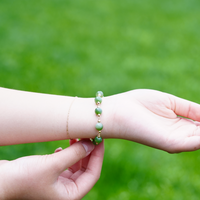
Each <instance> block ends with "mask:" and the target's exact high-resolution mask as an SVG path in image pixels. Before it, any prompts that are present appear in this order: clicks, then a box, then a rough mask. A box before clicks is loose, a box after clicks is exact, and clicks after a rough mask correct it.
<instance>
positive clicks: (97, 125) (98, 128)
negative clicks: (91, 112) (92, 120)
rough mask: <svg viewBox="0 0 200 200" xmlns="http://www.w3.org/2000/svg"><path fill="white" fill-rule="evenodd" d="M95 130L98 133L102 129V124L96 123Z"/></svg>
mask: <svg viewBox="0 0 200 200" xmlns="http://www.w3.org/2000/svg"><path fill="white" fill-rule="evenodd" d="M95 128H96V129H97V130H98V131H101V130H102V129H103V124H102V123H97V124H96V126H95Z"/></svg>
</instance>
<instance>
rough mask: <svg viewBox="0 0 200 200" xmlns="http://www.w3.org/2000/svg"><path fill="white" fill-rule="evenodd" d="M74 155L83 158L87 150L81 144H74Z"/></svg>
mask: <svg viewBox="0 0 200 200" xmlns="http://www.w3.org/2000/svg"><path fill="white" fill-rule="evenodd" d="M73 153H74V154H75V156H77V157H78V158H83V157H84V156H85V154H86V152H85V149H84V148H83V147H82V145H80V144H74V148H73Z"/></svg>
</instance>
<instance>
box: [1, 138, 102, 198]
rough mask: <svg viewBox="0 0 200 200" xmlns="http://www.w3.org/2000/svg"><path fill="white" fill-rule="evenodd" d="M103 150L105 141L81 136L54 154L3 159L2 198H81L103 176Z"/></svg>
mask: <svg viewBox="0 0 200 200" xmlns="http://www.w3.org/2000/svg"><path fill="white" fill-rule="evenodd" d="M90 152H91V154H90ZM88 154H90V155H88ZM103 154H104V146H103V143H101V144H99V145H98V146H94V145H93V144H92V142H90V141H89V140H82V141H80V142H76V143H75V144H73V145H72V146H70V147H68V148H66V149H64V150H61V149H58V150H56V152H55V153H54V154H51V155H44V156H28V157H23V158H19V159H16V160H13V161H1V162H0V177H1V179H0V199H53V200H55V199H81V198H82V197H83V196H84V195H86V194H87V193H88V192H89V191H90V190H91V188H92V187H93V186H94V184H95V183H96V182H97V180H98V179H99V177H100V173H101V167H102V162H103ZM87 155H88V156H87ZM86 156H87V157H86ZM77 162H78V164H76V163H77ZM67 168H68V170H66V169H67ZM65 170H66V171H65Z"/></svg>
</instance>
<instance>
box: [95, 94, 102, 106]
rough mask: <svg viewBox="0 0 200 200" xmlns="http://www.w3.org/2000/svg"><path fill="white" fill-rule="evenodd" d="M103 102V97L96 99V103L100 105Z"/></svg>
mask: <svg viewBox="0 0 200 200" xmlns="http://www.w3.org/2000/svg"><path fill="white" fill-rule="evenodd" d="M101 102H102V98H101V97H99V96H98V97H95V103H96V104H98V103H101Z"/></svg>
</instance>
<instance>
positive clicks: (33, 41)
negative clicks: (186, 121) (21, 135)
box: [0, 0, 200, 200]
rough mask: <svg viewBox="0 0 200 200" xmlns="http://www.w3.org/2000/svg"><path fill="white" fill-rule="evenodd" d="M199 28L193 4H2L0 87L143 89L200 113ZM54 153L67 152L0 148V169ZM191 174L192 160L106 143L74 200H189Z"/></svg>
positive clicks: (196, 155)
mask: <svg viewBox="0 0 200 200" xmlns="http://www.w3.org/2000/svg"><path fill="white" fill-rule="evenodd" d="M199 24H200V1H199V0H175V1H174V0H173V1H172V0H168V1H160V0H101V1H96V0H84V1H83V0H76V1H75V0H41V1H27V0H17V1H15V0H10V1H8V0H1V1H0V86H1V87H6V88H14V89H19V90H26V91H33V92H40V93H51V94H58V95H69V96H79V97H93V96H94V94H95V93H96V91H97V90H102V91H103V92H104V94H105V96H108V95H112V94H116V93H121V92H125V91H128V90H132V89H136V88H150V89H156V90H160V91H164V92H168V93H171V94H174V95H176V96H179V97H182V98H185V99H189V100H192V101H195V102H198V103H200V95H199V94H200V93H199V89H200V86H199V85H200V78H199V77H200V67H199V66H200V26H199ZM13 101H14V99H13ZM161 134H162V133H161ZM59 146H62V147H67V146H68V142H67V141H56V142H46V143H35V144H23V145H13V146H8V147H0V159H15V158H18V157H21V156H26V155H32V154H47V153H51V152H53V151H54V149H55V148H57V147H59ZM199 169H200V152H199V151H196V152H188V153H181V154H173V155H171V154H168V153H166V152H162V151H160V150H156V149H152V148H150V147H146V146H143V145H140V144H136V143H133V142H130V141H122V140H111V139H110V140H106V141H105V158H104V164H103V170H102V175H101V178H100V180H99V181H98V183H97V184H96V185H95V186H94V188H93V189H92V190H91V191H90V193H88V194H87V195H86V196H85V197H84V198H83V199H84V200H90V199H91V200H94V199H97V200H102V199H108V200H118V199H119V200H122V199H125V200H128V199H137V200H155V199H156V200H157V199H159V200H160V199H162V200H169V199H175V200H188V199H190V200H198V199H199V196H200V170H199Z"/></svg>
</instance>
